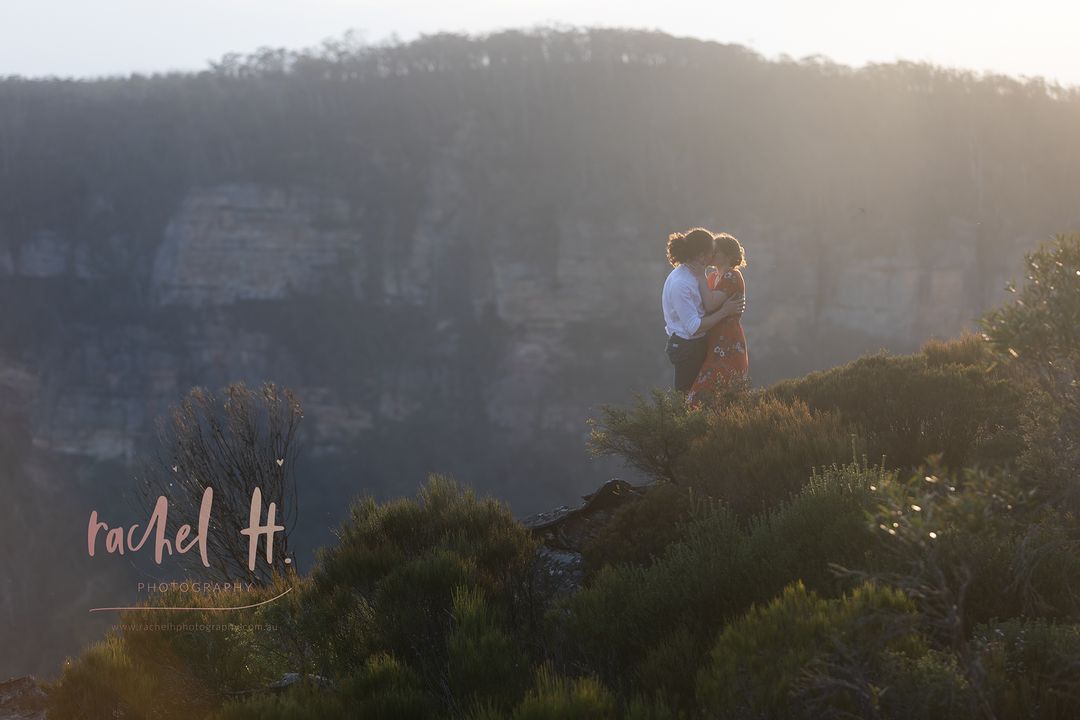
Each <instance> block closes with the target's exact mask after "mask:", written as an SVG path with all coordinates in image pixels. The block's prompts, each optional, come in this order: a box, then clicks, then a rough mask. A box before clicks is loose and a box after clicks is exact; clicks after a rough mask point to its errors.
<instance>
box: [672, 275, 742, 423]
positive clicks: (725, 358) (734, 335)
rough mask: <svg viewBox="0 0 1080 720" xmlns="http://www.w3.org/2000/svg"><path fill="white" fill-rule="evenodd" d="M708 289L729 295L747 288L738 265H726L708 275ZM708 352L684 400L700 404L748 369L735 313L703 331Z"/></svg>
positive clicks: (739, 325) (738, 293) (739, 326)
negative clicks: (735, 266)
mask: <svg viewBox="0 0 1080 720" xmlns="http://www.w3.org/2000/svg"><path fill="white" fill-rule="evenodd" d="M709 288H711V289H712V290H720V291H722V292H725V293H727V295H728V297H732V296H734V295H740V294H742V293H743V292H745V290H746V284H745V282H744V281H743V276H742V273H741V272H739V270H738V268H727V269H725V270H722V271H720V272H717V273H711V274H710V275H709ZM705 337H706V340H707V342H708V345H707V347H708V348H709V349H708V354H707V355H706V356H705V363H704V364H703V365H702V366H701V371H700V372H699V373H698V376H697V379H696V380H694V384H693V385H692V386H691V387H690V392H689V393H688V394H687V396H686V402H688V403H690V404H692V405H698V404H701V403H702V402H704V401H707V400H708V399H710V398H711V397H713V396H715V394H716V392H717V391H718V390H719V389H720V388H721V387H722V386H725V385H728V384H730V383H731V381H732V380H734V379H735V378H739V377H745V376H746V374H747V371H748V370H749V368H750V358H749V356H748V355H747V352H746V336H745V335H744V334H743V329H742V323H741V322H740V320H739V316H738V315H732V316H730V317H726V318H724V319H723V320H721V321H720V322H718V323H717V324H716V325H713V326H712V328H710V329H709V332H708V334H706V336H705Z"/></svg>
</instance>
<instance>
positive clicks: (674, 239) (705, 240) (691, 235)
mask: <svg viewBox="0 0 1080 720" xmlns="http://www.w3.org/2000/svg"><path fill="white" fill-rule="evenodd" d="M712 249H713V234H712V233H711V232H709V231H708V230H706V229H705V228H702V227H696V228H691V229H689V230H687V231H686V232H685V233H680V232H673V233H671V234H670V235H668V239H667V259H668V262H669V263H671V265H672V267H678V266H679V265H682V264H683V263H686V262H690V261H691V260H693V259H694V258H696V257H697V256H698V255H700V254H701V253H710V252H712Z"/></svg>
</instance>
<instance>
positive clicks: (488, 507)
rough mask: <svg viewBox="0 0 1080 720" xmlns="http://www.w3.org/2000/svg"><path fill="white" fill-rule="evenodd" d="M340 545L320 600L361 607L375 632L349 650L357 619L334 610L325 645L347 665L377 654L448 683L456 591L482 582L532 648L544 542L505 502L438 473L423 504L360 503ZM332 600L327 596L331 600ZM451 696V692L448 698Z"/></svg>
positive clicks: (318, 586) (321, 577)
mask: <svg viewBox="0 0 1080 720" xmlns="http://www.w3.org/2000/svg"><path fill="white" fill-rule="evenodd" d="M339 537H340V539H339V542H338V543H337V544H336V545H335V546H333V547H331V548H327V549H324V550H323V551H321V552H320V555H319V562H318V564H317V566H316V568H315V569H314V571H313V573H312V583H313V593H312V596H313V601H314V602H316V603H323V602H333V604H334V605H335V606H338V607H344V608H346V609H350V608H351V609H352V610H353V611H354V614H357V615H359V616H360V617H361V618H362V619H363V620H364V628H365V629H367V630H369V631H370V635H369V636H368V637H367V638H366V639H362V640H361V642H360V643H359V644H358V645H357V646H356V648H355V652H354V653H352V654H351V655H350V654H349V648H348V645H347V642H348V639H349V638H350V637H352V636H354V635H355V629H354V628H353V627H352V623H351V620H350V617H349V616H347V615H346V616H341V617H339V618H337V619H336V620H335V618H334V617H333V613H331V612H328V611H327V610H326V609H325V608H324V609H322V610H320V611H318V612H317V615H318V616H319V617H321V618H323V620H324V621H325V627H324V628H323V629H322V633H323V636H324V638H323V639H324V647H325V648H327V651H328V653H329V656H331V657H334V658H336V659H338V660H339V662H341V665H339V666H338V667H339V668H340V669H342V670H344V671H346V672H348V671H351V669H355V668H357V667H359V666H360V665H361V664H363V663H364V662H365V659H366V657H367V656H368V654H370V653H371V652H373V651H379V650H383V651H387V652H391V653H393V654H394V655H395V656H397V657H399V658H401V659H402V660H403V661H405V662H408V663H410V664H412V665H413V666H414V667H415V668H416V669H417V670H418V671H419V672H420V673H421V675H422V677H423V678H424V681H425V682H426V683H429V685H430V687H433V688H434V687H439V688H445V686H446V677H445V674H446V635H447V633H448V632H449V630H450V627H451V604H452V603H451V601H452V593H453V590H454V588H456V587H458V586H467V587H475V588H478V589H479V590H481V591H482V592H483V594H484V597H485V599H486V602H487V603H488V604H489V605H490V607H491V608H492V610H493V611H494V612H495V613H497V614H498V615H499V616H500V617H502V618H505V619H506V622H507V623H508V626H507V627H508V632H510V633H511V634H512V635H513V636H514V637H515V638H516V639H518V640H519V641H520V642H521V643H524V644H525V645H526V646H527V645H529V644H530V643H531V642H532V639H531V638H529V637H526V634H527V633H528V632H530V628H532V627H533V626H534V625H537V624H538V622H537V621H535V620H534V618H533V616H534V615H535V614H536V613H538V609H537V606H535V604H534V603H533V594H532V593H531V592H530V590H531V585H530V583H531V582H532V578H533V573H532V569H533V563H534V558H535V555H536V541H535V540H534V539H533V538H532V537H531V536H530V535H529V533H528V532H527V531H526V530H525V529H524V528H523V527H522V526H521V525H520V524H519V523H517V522H515V521H514V519H513V517H512V516H511V514H510V512H509V510H508V509H507V507H506V506H505V505H503V504H502V503H499V502H497V501H495V500H493V499H490V498H485V499H483V500H479V499H477V498H476V497H475V495H474V494H473V492H472V491H471V490H469V489H467V488H461V487H459V486H458V485H457V484H456V483H455V482H453V481H452V480H450V479H447V478H444V477H440V476H437V475H433V476H431V477H430V478H429V480H428V482H427V483H426V484H425V485H424V486H423V487H422V488H421V490H420V493H419V497H418V500H417V501H415V502H414V501H411V500H396V501H392V502H388V503H383V504H378V503H376V502H375V501H374V500H373V499H372V498H370V497H367V498H363V499H362V500H360V501H358V502H356V503H355V504H354V505H353V507H352V515H351V518H350V519H349V521H347V522H346V523H345V524H344V525H343V526H342V528H341V530H340V532H339ZM324 599H325V600H324ZM447 700H449V698H447Z"/></svg>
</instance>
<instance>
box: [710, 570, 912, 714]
mask: <svg viewBox="0 0 1080 720" xmlns="http://www.w3.org/2000/svg"><path fill="white" fill-rule="evenodd" d="M916 621H917V618H916V615H915V610H914V606H913V605H912V603H911V602H910V601H909V600H907V599H906V598H905V597H904V596H903V595H902V594H901V593H899V592H897V591H895V590H892V589H889V588H883V587H878V586H875V585H873V584H866V585H862V586H860V587H857V588H856V589H855V590H854V591H852V593H851V594H850V595H845V596H844V597H842V598H838V599H834V600H826V599H823V598H821V597H819V596H818V595H817V594H815V593H813V592H811V591H807V590H806V589H805V587H804V586H803V584H802V583H799V582H796V583H793V584H792V585H789V586H788V587H786V588H785V589H784V591H783V593H782V594H781V595H780V596H779V597H777V598H775V599H774V600H773V601H771V602H770V603H768V605H765V606H757V605H755V606H754V607H752V608H751V609H750V610H749V611H748V612H747V613H746V615H744V616H743V617H742V618H740V619H739V620H737V621H735V622H733V623H731V624H730V625H728V626H727V627H725V628H724V631H723V632H722V633H721V634H720V637H719V639H718V640H717V642H716V644H715V646H714V647H713V650H712V653H711V662H710V663H709V665H708V666H707V667H706V668H703V669H702V670H701V671H700V672H699V673H698V680H697V697H698V701H699V703H700V706H701V707H702V708H703V709H704V710H705V711H706V713H708V714H709V715H710V716H712V717H763V716H764V717H784V718H798V717H823V716H827V715H828V714H830V713H834V712H837V713H839V712H843V713H850V714H851V716H856V717H868V716H871V715H874V714H877V713H879V712H880V710H881V709H882V702H883V694H882V692H881V690H882V688H883V687H884V686H885V681H886V680H887V678H886V677H885V673H884V672H883V668H884V666H885V660H884V653H885V651H887V650H889V651H892V652H893V653H901V654H903V655H906V656H908V657H920V656H922V655H924V654H925V653H926V651H927V646H926V643H925V642H924V641H923V639H922V638H921V637H920V636H919V635H918V634H917V632H916V630H915V626H916Z"/></svg>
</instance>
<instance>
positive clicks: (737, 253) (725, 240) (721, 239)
mask: <svg viewBox="0 0 1080 720" xmlns="http://www.w3.org/2000/svg"><path fill="white" fill-rule="evenodd" d="M713 249H714V250H715V251H716V252H718V253H723V254H724V255H727V256H728V257H729V258H731V260H732V261H733V262H732V264H731V267H733V268H741V267H746V253H745V252H744V251H743V246H742V245H741V244H740V243H739V241H738V240H736V239H735V236H734V235H728V234H727V233H720V234H718V235H717V236H716V237H715V238H714V240H713Z"/></svg>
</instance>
